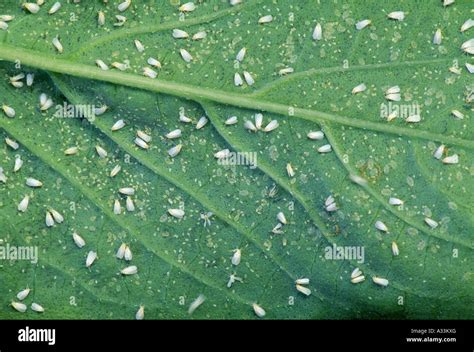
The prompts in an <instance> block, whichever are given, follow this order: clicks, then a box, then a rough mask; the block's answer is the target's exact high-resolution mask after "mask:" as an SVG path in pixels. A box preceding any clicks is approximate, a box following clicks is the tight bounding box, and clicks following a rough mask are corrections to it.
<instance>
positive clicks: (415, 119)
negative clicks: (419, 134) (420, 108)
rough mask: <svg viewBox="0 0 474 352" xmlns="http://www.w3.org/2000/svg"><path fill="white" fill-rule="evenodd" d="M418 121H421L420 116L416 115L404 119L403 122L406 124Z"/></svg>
mask: <svg viewBox="0 0 474 352" xmlns="http://www.w3.org/2000/svg"><path fill="white" fill-rule="evenodd" d="M420 121H421V116H420V115H418V114H415V115H410V116H408V117H407V118H406V119H405V122H408V123H417V122H420Z"/></svg>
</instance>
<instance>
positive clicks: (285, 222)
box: [277, 211, 288, 225]
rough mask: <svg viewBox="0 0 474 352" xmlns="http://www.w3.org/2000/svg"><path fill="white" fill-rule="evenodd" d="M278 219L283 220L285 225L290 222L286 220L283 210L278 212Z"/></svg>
mask: <svg viewBox="0 0 474 352" xmlns="http://www.w3.org/2000/svg"><path fill="white" fill-rule="evenodd" d="M277 220H278V221H279V222H281V223H282V224H283V225H286V224H288V222H287V221H286V217H285V214H283V212H282V211H280V212H279V213H278V214H277Z"/></svg>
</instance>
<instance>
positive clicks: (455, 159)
mask: <svg viewBox="0 0 474 352" xmlns="http://www.w3.org/2000/svg"><path fill="white" fill-rule="evenodd" d="M442 162H443V164H457V163H459V156H458V155H457V154H453V155H450V156H447V157H446V158H444V159H443V160H442Z"/></svg>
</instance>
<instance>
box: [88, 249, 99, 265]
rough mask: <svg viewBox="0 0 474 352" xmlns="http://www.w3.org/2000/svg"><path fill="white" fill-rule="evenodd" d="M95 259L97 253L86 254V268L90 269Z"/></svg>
mask: <svg viewBox="0 0 474 352" xmlns="http://www.w3.org/2000/svg"><path fill="white" fill-rule="evenodd" d="M96 259H97V253H96V252H94V251H90V252H89V253H87V258H86V268H90V267H91V266H92V264H94V262H95V260H96Z"/></svg>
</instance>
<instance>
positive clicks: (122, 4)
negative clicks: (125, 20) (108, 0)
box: [117, 0, 132, 12]
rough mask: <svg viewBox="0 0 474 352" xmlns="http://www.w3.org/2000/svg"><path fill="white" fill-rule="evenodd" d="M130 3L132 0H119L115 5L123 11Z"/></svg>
mask: <svg viewBox="0 0 474 352" xmlns="http://www.w3.org/2000/svg"><path fill="white" fill-rule="evenodd" d="M131 4H132V0H125V1H124V2H121V3H120V4H119V5H118V6H117V9H118V10H119V11H120V12H124V11H126V10H127V9H128V8H129V7H130V5H131Z"/></svg>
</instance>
